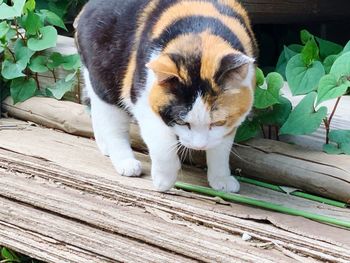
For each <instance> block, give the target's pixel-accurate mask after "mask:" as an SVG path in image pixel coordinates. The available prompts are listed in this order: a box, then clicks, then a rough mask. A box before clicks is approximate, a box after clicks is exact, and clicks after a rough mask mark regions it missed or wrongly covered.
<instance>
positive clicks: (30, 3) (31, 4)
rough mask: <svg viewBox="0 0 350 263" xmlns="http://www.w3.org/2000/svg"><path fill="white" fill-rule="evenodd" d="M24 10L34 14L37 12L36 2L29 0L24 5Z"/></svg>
mask: <svg viewBox="0 0 350 263" xmlns="http://www.w3.org/2000/svg"><path fill="white" fill-rule="evenodd" d="M24 10H26V11H29V12H32V11H34V10H35V0H28V1H27V2H26V3H25V5H24Z"/></svg>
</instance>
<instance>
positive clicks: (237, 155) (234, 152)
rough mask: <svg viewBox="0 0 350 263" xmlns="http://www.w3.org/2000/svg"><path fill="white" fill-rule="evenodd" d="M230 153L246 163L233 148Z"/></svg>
mask: <svg viewBox="0 0 350 263" xmlns="http://www.w3.org/2000/svg"><path fill="white" fill-rule="evenodd" d="M230 153H232V154H233V155H234V156H236V157H237V158H238V159H240V160H242V161H243V162H245V163H248V161H247V160H245V159H244V158H242V157H241V156H240V155H239V153H238V152H237V151H235V150H234V148H231V150H230Z"/></svg>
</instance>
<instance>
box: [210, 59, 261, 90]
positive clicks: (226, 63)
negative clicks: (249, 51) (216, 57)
mask: <svg viewBox="0 0 350 263" xmlns="http://www.w3.org/2000/svg"><path fill="white" fill-rule="evenodd" d="M254 63H255V59H253V58H251V57H249V56H247V55H244V54H242V53H232V54H228V55H225V56H224V57H223V58H222V59H221V61H220V64H219V67H218V70H217V72H216V74H215V80H216V82H217V83H218V84H219V85H220V84H223V83H224V82H225V81H236V82H239V81H243V80H244V79H246V77H247V75H248V71H249V66H250V65H253V64H254Z"/></svg>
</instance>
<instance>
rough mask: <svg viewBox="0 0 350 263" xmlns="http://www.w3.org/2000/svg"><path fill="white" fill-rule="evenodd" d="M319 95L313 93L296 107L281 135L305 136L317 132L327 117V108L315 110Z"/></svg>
mask: <svg viewBox="0 0 350 263" xmlns="http://www.w3.org/2000/svg"><path fill="white" fill-rule="evenodd" d="M316 96H317V93H316V92H311V93H309V94H308V95H306V96H305V98H304V99H303V100H302V101H301V102H300V103H299V104H298V105H297V106H296V107H295V109H294V110H293V111H292V113H291V114H290V115H289V117H288V119H287V121H286V123H285V124H284V125H283V126H282V128H281V130H280V134H290V135H304V134H310V133H313V132H314V131H316V130H317V129H318V128H319V127H320V124H321V122H322V120H323V119H324V118H325V117H326V116H327V108H326V107H321V108H320V109H319V110H318V111H315V109H314V103H315V99H316Z"/></svg>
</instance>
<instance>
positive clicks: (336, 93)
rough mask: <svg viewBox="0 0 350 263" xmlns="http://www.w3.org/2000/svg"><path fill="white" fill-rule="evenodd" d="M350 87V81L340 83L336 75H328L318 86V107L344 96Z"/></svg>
mask: <svg viewBox="0 0 350 263" xmlns="http://www.w3.org/2000/svg"><path fill="white" fill-rule="evenodd" d="M349 87H350V81H345V82H342V83H341V82H339V81H338V80H337V78H336V77H335V76H334V75H331V74H328V75H325V76H323V77H322V78H321V80H320V83H319V86H318V90H317V92H318V95H317V105H319V104H320V103H322V102H324V101H327V100H331V99H335V98H338V97H340V96H343V95H344V94H345V93H346V91H347V90H348V88H349Z"/></svg>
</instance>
